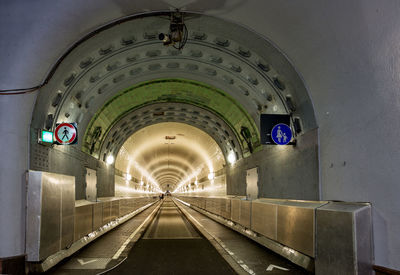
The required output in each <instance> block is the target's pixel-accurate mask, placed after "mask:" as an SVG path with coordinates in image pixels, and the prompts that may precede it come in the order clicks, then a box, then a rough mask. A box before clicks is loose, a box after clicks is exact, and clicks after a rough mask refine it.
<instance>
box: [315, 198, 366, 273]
mask: <svg viewBox="0 0 400 275" xmlns="http://www.w3.org/2000/svg"><path fill="white" fill-rule="evenodd" d="M371 222H372V221H371V206H370V205H369V204H367V203H357V204H356V203H337V202H331V203H329V204H327V205H325V206H322V207H320V208H318V209H317V224H316V229H317V255H316V256H317V257H316V262H315V270H316V272H317V274H333V273H332V270H336V271H337V272H338V273H336V274H366V275H368V274H372V272H373V271H372V262H373V250H372V226H371Z"/></svg>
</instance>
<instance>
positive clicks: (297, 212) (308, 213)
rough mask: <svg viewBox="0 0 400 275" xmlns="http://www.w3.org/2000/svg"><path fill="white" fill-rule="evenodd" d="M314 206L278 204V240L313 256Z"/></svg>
mask: <svg viewBox="0 0 400 275" xmlns="http://www.w3.org/2000/svg"><path fill="white" fill-rule="evenodd" d="M314 219H315V210H314V208H303V207H298V206H286V205H279V206H278V227H277V228H278V232H277V240H278V242H280V243H282V244H285V245H287V246H289V247H291V248H293V249H295V250H297V251H300V252H302V253H304V254H306V255H309V256H311V257H314V256H315V254H314V252H315V249H314V234H315V231H314Z"/></svg>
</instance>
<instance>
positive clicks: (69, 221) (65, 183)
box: [61, 175, 75, 249]
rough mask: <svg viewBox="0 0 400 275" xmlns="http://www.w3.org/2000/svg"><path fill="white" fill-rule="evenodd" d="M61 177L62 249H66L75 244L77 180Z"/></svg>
mask: <svg viewBox="0 0 400 275" xmlns="http://www.w3.org/2000/svg"><path fill="white" fill-rule="evenodd" d="M61 177H62V178H63V180H62V184H61V211H62V213H61V249H64V248H66V247H69V246H70V245H71V244H72V243H73V242H74V214H75V178H74V180H73V181H70V180H68V179H69V178H70V176H65V175H61Z"/></svg>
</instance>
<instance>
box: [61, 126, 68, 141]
mask: <svg viewBox="0 0 400 275" xmlns="http://www.w3.org/2000/svg"><path fill="white" fill-rule="evenodd" d="M63 133H64V135H63V137H62V140H64V138H66V139H67V140H68V139H69V138H68V133H69V131H68V130H67V127H64V131H63Z"/></svg>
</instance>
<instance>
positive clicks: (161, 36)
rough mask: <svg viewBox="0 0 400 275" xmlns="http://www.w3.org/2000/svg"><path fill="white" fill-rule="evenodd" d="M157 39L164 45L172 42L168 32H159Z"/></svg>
mask: <svg viewBox="0 0 400 275" xmlns="http://www.w3.org/2000/svg"><path fill="white" fill-rule="evenodd" d="M158 39H160V40H162V42H163V44H164V45H169V44H171V43H172V41H171V37H170V35H169V34H165V33H160V34H159V35H158Z"/></svg>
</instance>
